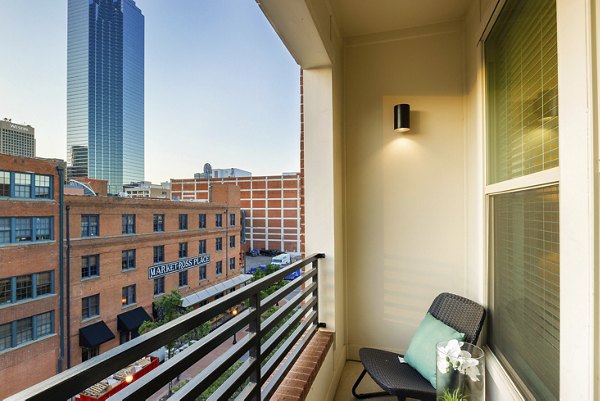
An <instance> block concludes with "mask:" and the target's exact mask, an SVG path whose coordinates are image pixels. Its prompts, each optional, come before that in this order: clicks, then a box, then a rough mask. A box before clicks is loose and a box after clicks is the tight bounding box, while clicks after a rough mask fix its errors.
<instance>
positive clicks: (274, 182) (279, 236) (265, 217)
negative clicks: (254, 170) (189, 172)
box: [171, 173, 304, 252]
mask: <svg viewBox="0 0 600 401" xmlns="http://www.w3.org/2000/svg"><path fill="white" fill-rule="evenodd" d="M216 183H219V184H229V185H232V186H237V187H239V188H240V206H241V208H242V209H243V210H245V211H246V242H247V247H248V249H271V250H281V251H288V252H300V249H301V244H302V243H303V242H304V239H303V232H302V230H301V224H300V222H301V178H300V174H298V173H293V174H282V175H272V176H256V177H231V178H190V179H171V196H172V197H173V199H182V200H200V201H208V199H209V198H210V191H209V186H210V185H214V184H216Z"/></svg>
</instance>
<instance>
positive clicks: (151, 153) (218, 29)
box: [0, 0, 300, 182]
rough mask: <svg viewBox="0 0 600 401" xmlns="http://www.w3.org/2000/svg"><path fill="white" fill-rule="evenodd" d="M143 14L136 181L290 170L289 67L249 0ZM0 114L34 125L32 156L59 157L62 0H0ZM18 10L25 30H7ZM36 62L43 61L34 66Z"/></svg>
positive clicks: (295, 81)
mask: <svg viewBox="0 0 600 401" xmlns="http://www.w3.org/2000/svg"><path fill="white" fill-rule="evenodd" d="M136 4H137V5H138V6H139V7H140V8H141V9H142V10H143V14H144V16H145V18H146V46H145V51H146V63H145V68H146V78H145V81H146V82H145V93H146V96H145V97H146V99H145V103H146V106H145V136H146V151H145V157H146V164H145V167H146V174H145V179H146V180H148V181H152V182H161V181H165V180H168V179H170V178H182V177H191V176H193V174H194V173H196V172H201V171H202V166H203V164H204V163H205V162H209V163H211V164H212V165H213V166H215V167H220V168H229V167H239V168H242V169H245V170H249V171H251V172H252V173H253V174H254V175H269V174H280V173H281V172H293V171H299V130H300V123H299V118H300V106H299V96H300V95H299V67H298V65H297V64H296V63H295V61H294V60H293V59H292V57H291V56H290V55H289V53H288V51H287V49H285V47H284V46H283V44H282V43H281V41H280V39H279V38H278V37H277V35H276V33H275V32H274V31H273V29H272V28H271V27H270V25H269V24H268V22H267V21H266V19H265V18H264V15H263V14H262V13H261V11H260V9H259V8H258V7H257V5H256V3H255V2H254V1H244V0H237V1H231V2H214V1H209V2H194V1H190V0H186V1H182V2H180V3H178V7H173V6H172V5H171V6H170V5H169V4H167V3H166V2H151V1H147V0H137V1H136ZM3 13H4V14H5V17H6V20H7V23H6V24H4V25H3V26H2V27H0V37H2V38H10V40H6V39H4V40H0V42H1V43H2V44H3V48H5V49H6V51H7V52H8V53H10V54H12V55H13V57H10V58H8V59H7V61H6V62H5V63H4V64H3V65H2V66H0V90H2V91H3V92H4V91H7V92H10V93H15V95H14V96H11V97H10V98H7V97H3V98H2V99H0V117H3V118H4V117H7V118H11V119H12V121H14V122H16V123H23V122H25V123H27V124H31V125H32V126H35V127H36V142H37V144H38V146H37V155H38V156H39V157H48V158H62V159H64V160H66V159H67V155H66V120H67V118H66V58H67V54H66V37H67V29H66V27H67V9H66V2H61V1H58V0H56V1H39V0H32V1H28V2H21V1H16V0H5V1H4V2H3ZM25 17H27V19H28V21H29V22H30V24H28V29H27V30H22V29H21V30H20V29H17V27H18V26H19V21H22V20H23V19H24V18H25ZM40 60H43V64H42V63H40Z"/></svg>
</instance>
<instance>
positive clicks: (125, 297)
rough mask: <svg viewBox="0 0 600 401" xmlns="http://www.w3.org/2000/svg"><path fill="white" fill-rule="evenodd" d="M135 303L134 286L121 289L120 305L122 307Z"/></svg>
mask: <svg viewBox="0 0 600 401" xmlns="http://www.w3.org/2000/svg"><path fill="white" fill-rule="evenodd" d="M134 303H135V284H132V285H128V286H127V287H123V288H122V289H121V304H122V305H123V306H127V305H131V304H134Z"/></svg>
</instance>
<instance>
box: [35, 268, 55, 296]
mask: <svg viewBox="0 0 600 401" xmlns="http://www.w3.org/2000/svg"><path fill="white" fill-rule="evenodd" d="M35 292H36V293H35V296H36V297H41V296H42V295H46V294H52V293H53V292H54V291H53V290H52V272H51V271H49V272H43V273H38V274H37V275H36V284H35Z"/></svg>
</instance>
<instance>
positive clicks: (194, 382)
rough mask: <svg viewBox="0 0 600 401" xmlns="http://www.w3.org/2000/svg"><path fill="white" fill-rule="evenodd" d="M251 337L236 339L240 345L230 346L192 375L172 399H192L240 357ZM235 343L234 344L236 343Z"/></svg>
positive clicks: (248, 344)
mask: <svg viewBox="0 0 600 401" xmlns="http://www.w3.org/2000/svg"><path fill="white" fill-rule="evenodd" d="M252 341H253V340H252V337H251V336H245V337H244V338H242V339H241V340H239V341H238V344H239V345H240V347H234V348H230V349H228V350H227V351H225V352H224V353H223V354H221V355H219V356H218V357H217V359H215V360H214V362H213V363H211V364H210V365H208V366H207V367H206V369H204V370H203V371H202V372H200V373H199V374H198V375H196V376H194V377H193V378H192V379H191V380H190V381H189V382H187V383H186V384H185V385H184V386H183V387H182V388H181V389H179V390H178V391H177V392H176V393H175V394H174V395H173V396H171V398H172V400H173V401H179V400H181V401H194V400H195V399H196V397H198V396H200V395H201V394H202V393H203V392H204V391H205V390H206V389H207V388H209V387H210V385H211V384H213V382H214V381H215V380H217V379H218V378H219V377H221V375H222V374H223V373H225V371H227V369H229V368H230V367H231V366H232V365H233V364H234V363H235V362H236V361H237V360H238V359H240V358H241V357H242V356H243V355H244V354H245V353H246V350H247V349H248V348H249V347H250V346H251V344H252ZM238 344H236V345H238Z"/></svg>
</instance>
